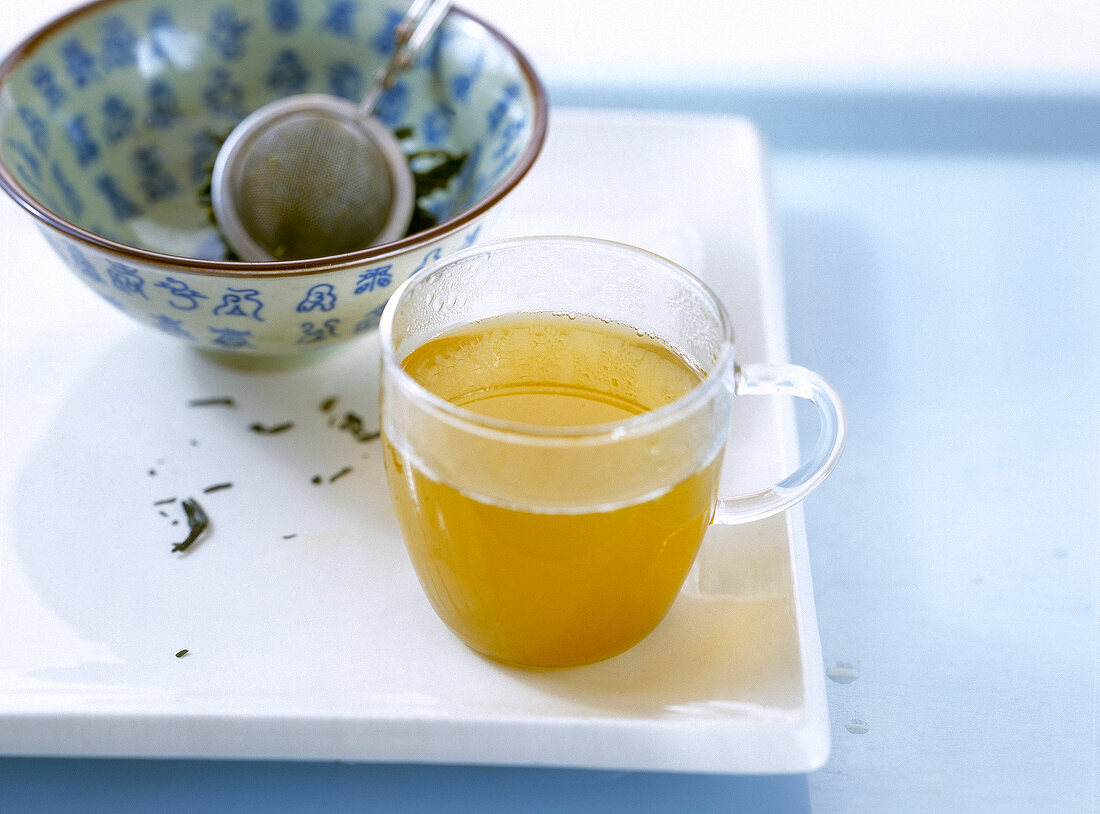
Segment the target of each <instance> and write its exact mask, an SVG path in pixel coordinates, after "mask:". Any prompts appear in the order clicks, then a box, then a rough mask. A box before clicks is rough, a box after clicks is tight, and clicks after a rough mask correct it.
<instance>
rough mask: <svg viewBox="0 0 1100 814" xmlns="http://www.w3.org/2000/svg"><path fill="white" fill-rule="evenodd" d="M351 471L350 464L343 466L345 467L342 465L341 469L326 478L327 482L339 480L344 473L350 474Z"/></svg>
mask: <svg viewBox="0 0 1100 814" xmlns="http://www.w3.org/2000/svg"><path fill="white" fill-rule="evenodd" d="M351 472H352V468H351V467H350V466H345V467H344V468H343V469H341V470H340V471H339V472H337V473H335V474H334V475H332V476H331V477H330V478H329V479H328V482H329V483H333V482H334V481H337V480H339V479H340V478H342V477H344V475H350V474H351Z"/></svg>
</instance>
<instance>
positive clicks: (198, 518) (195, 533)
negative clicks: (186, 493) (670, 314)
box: [172, 497, 210, 551]
mask: <svg viewBox="0 0 1100 814" xmlns="http://www.w3.org/2000/svg"><path fill="white" fill-rule="evenodd" d="M182 505H183V513H184V514H185V515H186V516H187V526H188V529H189V530H188V533H187V537H186V538H185V539H184V540H183V542H180V543H176V544H175V545H174V546H172V550H173V551H186V550H187V549H188V548H190V547H191V545H192V544H193V543H194V542H195V541H196V540H198V539H199V537H200V536H202V533H203V532H204V531H206V530H207V529H208V528H210V518H208V517H207V516H206V512H205V511H203V508H202V506H200V505H199V503H198V501H197V500H195V499H194V498H193V497H188V498H184V501H183V504H182Z"/></svg>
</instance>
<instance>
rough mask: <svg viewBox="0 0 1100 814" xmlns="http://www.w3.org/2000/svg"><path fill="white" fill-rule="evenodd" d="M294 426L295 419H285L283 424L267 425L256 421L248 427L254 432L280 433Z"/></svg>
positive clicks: (263, 433) (262, 433) (264, 433)
mask: <svg viewBox="0 0 1100 814" xmlns="http://www.w3.org/2000/svg"><path fill="white" fill-rule="evenodd" d="M293 426H294V422H293V421H285V422H283V423H282V424H274V425H272V426H266V425H264V424H260V423H259V422H256V423H254V424H249V425H248V429H250V430H252V432H256V433H260V434H261V435H278V434H279V433H281V432H286V431H287V430H289V429H291V428H292V427H293Z"/></svg>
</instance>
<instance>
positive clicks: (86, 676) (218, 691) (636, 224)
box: [0, 110, 829, 773]
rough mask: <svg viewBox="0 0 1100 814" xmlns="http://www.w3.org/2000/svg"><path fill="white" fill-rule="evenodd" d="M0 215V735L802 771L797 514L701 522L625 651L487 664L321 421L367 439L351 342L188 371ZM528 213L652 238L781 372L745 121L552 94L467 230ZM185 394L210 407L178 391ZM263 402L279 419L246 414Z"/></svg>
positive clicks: (819, 724) (819, 756) (744, 411)
mask: <svg viewBox="0 0 1100 814" xmlns="http://www.w3.org/2000/svg"><path fill="white" fill-rule="evenodd" d="M0 229H2V230H3V233H4V234H6V235H8V236H9V237H8V239H7V240H6V241H5V244H6V245H5V248H6V251H5V258H4V263H5V268H4V271H3V274H2V277H0V308H2V313H0V319H2V322H0V339H2V344H0V387H2V393H0V395H2V400H0V433H2V434H0V753H3V754H8V755H16V754H19V755H86V756H90V755H96V756H150V757H157V756H161V757H168V756H172V757H249V758H301V759H343V760H364V761H375V760H384V761H410V762H448V763H480V764H520V765H528V766H570V767H600V768H616V769H636V770H671V771H704V772H723V773H741V772H752V773H763V772H804V771H810V770H813V769H815V768H818V767H819V766H821V765H822V764H823V763H824V761H825V759H826V757H827V754H828V749H829V736H828V728H827V713H826V706H825V690H824V676H823V672H822V665H821V652H820V642H819V639H818V633H817V622H816V617H815V612H814V605H813V593H812V589H811V585H810V574H809V567H808V558H807V550H806V539H805V532H804V527H803V522H802V515H801V511H800V510H799V509H797V508H796V509H794V510H792V511H790V512H788V513H787V514H786V515H784V516H779V517H777V518H773V519H772V520H770V521H765V522H762V523H759V524H754V525H749V526H742V527H738V528H728V527H727V528H714V529H712V530H711V532H709V534H708V537H707V540H706V542H705V544H704V550H703V552H702V554H701V556H700V559H699V562H698V563H697V566H696V569H695V571H694V572H693V575H692V577H691V578H690V580H689V583H688V585H687V587H686V588H685V590H684V591H683V593H682V594H681V596H680V598H679V599H678V601H677V603H676V605H675V606H674V607H673V610H672V611H671V613H670V615H669V616H668V618H667V619H666V620H665V621H664V622H663V623H662V624H661V626H660V627H659V628H658V630H657V631H656V632H655V633H654V634H652V635H651V636H650V637H649V638H648V639H647V640H646V641H644V642H643V643H642V644H640V645H639V646H637V647H636V648H634V649H633V650H631V651H629V652H628V653H626V654H624V655H622V656H619V657H617V658H615V659H612V660H610V661H607V662H604V663H602V664H597V665H594V666H591V667H585V668H579V669H572V670H562V671H524V670H519V669H514V668H509V667H504V666H501V665H498V664H495V663H492V662H490V661H487V660H485V659H483V658H481V657H479V656H477V655H475V654H474V653H472V652H470V651H469V650H467V649H466V648H465V647H463V645H461V644H460V643H459V642H458V641H457V640H456V639H455V638H454V637H452V636H451V634H450V633H449V632H448V631H447V630H446V629H445V628H444V627H443V625H442V624H441V623H440V622H439V621H438V620H437V619H436V617H435V616H434V615H433V613H432V611H431V610H430V608H429V606H428V604H427V601H426V600H425V599H424V597H423V595H422V594H421V592H420V588H419V586H418V584H417V582H416V579H415V577H414V575H413V573H412V570H411V568H410V566H409V565H408V563H407V560H406V557H405V553H404V549H403V547H402V544H401V541H400V538H399V535H398V530H397V526H396V523H395V519H394V517H393V514H392V511H391V509H390V504H389V498H388V495H387V492H386V487H385V483H384V478H383V473H382V458H381V455H380V454H379V449H378V442H377V441H374V442H365V443H361V442H359V441H357V440H356V439H355V438H353V437H352V435H351V434H349V433H348V432H346V431H344V430H341V429H340V427H339V419H340V418H341V417H342V416H344V415H346V414H347V413H348V412H354V413H356V414H358V415H360V416H362V418H363V419H364V421H365V423H366V424H367V425H368V426H369V427H375V426H377V404H376V398H377V395H376V376H377V370H376V362H375V357H376V352H377V344H376V341H375V340H374V338H368V339H366V340H364V341H362V342H361V343H360V344H358V345H357V346H355V347H353V348H351V349H350V350H347V351H344V352H341V353H338V354H335V355H333V356H332V357H330V358H328V359H326V360H324V361H323V362H321V363H319V364H316V365H314V366H312V367H306V368H299V369H295V370H289V371H281V372H268V373H246V372H241V371H236V370H232V369H228V368H225V367H221V366H217V365H215V364H213V363H211V362H210V361H208V360H207V359H205V358H204V357H202V356H200V355H198V354H196V353H194V352H192V351H191V350H190V349H188V348H186V347H185V346H184V345H183V344H181V343H179V342H178V341H176V340H173V339H169V338H162V337H160V336H159V335H156V334H154V333H152V332H150V331H148V330H147V329H144V328H140V327H138V326H136V325H134V324H132V323H131V322H130V321H128V320H127V319H125V318H124V317H122V316H120V315H119V314H117V313H116V312H114V311H113V310H112V309H111V308H110V306H108V305H106V304H105V303H103V302H101V301H100V300H98V299H97V298H96V297H95V296H94V295H93V294H92V293H90V292H89V291H87V290H85V289H84V288H83V287H82V286H81V285H80V284H79V283H78V282H77V281H76V280H75V279H72V278H71V277H70V275H69V273H68V272H67V271H66V270H64V269H63V268H62V266H61V263H60V261H58V260H57V259H56V258H55V257H54V256H53V255H52V254H51V253H50V251H49V249H48V248H47V245H46V242H45V241H44V240H43V239H42V238H41V236H40V235H38V234H37V233H36V230H35V227H34V226H33V224H32V223H31V222H30V219H29V218H27V217H26V216H25V214H24V213H22V212H21V211H19V210H18V209H17V208H16V207H15V206H14V205H12V204H11V202H10V201H7V200H5V201H4V202H3V203H2V204H0ZM549 232H558V233H573V234H588V235H594V236H601V237H608V238H613V239H618V240H623V241H626V242H631V243H634V244H637V245H640V246H643V247H645V248H648V249H651V250H653V251H656V252H658V253H661V254H664V255H666V256H669V257H671V258H672V259H674V260H676V261H678V262H680V263H681V264H683V265H685V266H687V267H688V268H689V269H691V270H693V271H695V272H696V273H698V274H699V275H700V276H702V277H703V278H704V279H706V280H707V281H708V282H709V283H710V284H711V285H712V286H713V287H714V288H715V289H716V290H717V291H718V292H719V294H720V295H721V296H722V297H723V299H724V300H725V302H726V303H727V305H728V306H729V308H730V311H731V313H732V314H733V317H734V323H735V327H736V330H737V335H738V355H739V357H740V359H741V360H743V361H762V360H772V361H783V360H785V358H786V331H785V325H784V316H783V295H782V276H781V272H780V268H779V264H778V262H777V257H776V252H775V245H774V237H773V231H772V222H771V215H770V211H769V204H768V195H767V182H766V172H765V158H764V155H763V151H762V147H761V143H760V140H759V138H758V136H757V133H756V132H755V130H754V128H753V127H752V126H751V125H750V124H749V123H747V122H745V121H742V120H738V119H731V118H719V117H696V116H670V115H649V114H624V113H612V112H599V111H579V110H574V111H570V110H555V111H553V113H552V118H551V127H550V136H549V140H548V143H547V145H546V148H545V151H544V153H543V155H542V157H541V158H540V159H539V161H538V163H537V165H536V168H535V169H534V170H533V171H532V173H531V174H530V176H529V177H528V178H527V179H526V180H525V181H524V183H523V185H522V186H521V188H520V189H519V191H518V192H517V193H516V195H515V197H514V199H512V200H510V201H509V202H508V205H507V208H506V210H505V213H504V214H503V215H502V216H501V219H500V220H499V221H498V223H497V228H496V229H495V232H494V233H495V235H498V236H506V235H515V234H524V233H549ZM210 396H231V397H232V398H233V399H234V401H235V405H236V406H234V407H224V406H207V407H194V406H189V401H190V400H192V399H196V398H202V397H210ZM331 396H335V397H337V398H338V402H337V404H336V405H335V407H334V408H333V409H332V411H331V412H329V413H326V412H324V411H322V409H321V403H322V401H324V400H325V399H326V398H328V397H331ZM333 418H335V419H337V421H336V423H335V425H334V423H333V421H332V420H331V419H333ZM286 421H291V422H293V424H294V426H293V428H292V429H291V430H288V431H287V432H284V433H281V434H278V435H259V434H257V433H254V432H250V431H249V425H250V424H251V423H253V422H260V423H263V424H268V425H271V424H277V423H282V422H286ZM730 446H731V447H732V448H734V449H736V450H737V452H736V453H731V455H730V458H729V461H728V465H727V474H726V476H725V478H724V483H723V487H724V489H725V490H726V491H729V490H732V489H737V488H746V487H750V486H755V485H762V484H763V483H764V482H765V481H766V482H769V483H770V482H772V481H774V480H776V479H778V477H780V476H781V475H782V474H784V473H785V472H787V471H790V470H791V469H793V466H794V464H795V463H796V458H797V444H796V436H795V429H794V418H793V409H792V407H791V405H790V404H788V403H786V402H785V401H783V400H767V399H741V400H739V403H738V405H737V409H736V422H735V426H734V429H733V435H732V440H731V444H730ZM345 467H351V469H352V471H351V472H350V473H348V474H346V475H345V476H343V477H340V478H339V479H337V480H334V481H330V480H329V478H330V477H331V476H332V475H334V474H335V473H337V472H340V471H341V470H343V469H344V468H345ZM314 476H321V479H322V482H321V483H320V484H315V483H313V479H314ZM225 482H229V483H232V487H231V488H226V489H222V490H220V491H215V492H211V493H208V494H207V493H204V492H203V489H204V488H205V487H208V486H211V485H214V484H218V483H225ZM187 496H194V497H197V498H198V499H199V500H200V502H201V503H202V504H203V506H204V507H205V508H206V510H207V512H208V513H209V514H210V517H211V520H212V523H213V531H212V533H211V534H210V535H209V536H208V537H207V538H205V539H203V540H202V541H201V542H200V543H198V544H197V545H196V546H195V547H194V548H193V549H192V550H191V551H189V552H187V553H186V554H182V555H181V554H176V553H172V551H171V546H172V543H174V542H178V541H179V540H181V539H182V538H183V536H184V534H185V529H186V524H185V523H183V522H182V512H181V510H180V504H179V501H177V502H175V503H170V504H161V505H157V503H156V502H157V501H159V500H162V499H165V498H171V497H176V498H183V497H187ZM162 512H163V514H162ZM173 520H179V521H180V522H179V524H178V525H172V521H173ZM185 648H186V649H187V650H188V653H187V654H186V655H185V656H183V657H177V656H176V653H177V652H178V651H180V650H183V649H185Z"/></svg>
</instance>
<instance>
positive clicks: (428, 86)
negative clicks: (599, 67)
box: [0, 0, 538, 260]
mask: <svg viewBox="0 0 1100 814" xmlns="http://www.w3.org/2000/svg"><path fill="white" fill-rule="evenodd" d="M406 8H407V6H406V4H405V3H390V2H384V1H383V0H234V2H232V3H227V2H226V0H189V2H187V3H178V2H169V0H115V1H114V2H100V3H94V4H92V5H89V6H86V7H83V8H81V9H79V10H77V11H75V12H73V13H72V14H70V15H68V16H67V17H65V18H62V19H61V20H59V21H58V22H57V23H55V24H52V25H51V26H48V27H47V28H45V29H43V31H41V32H40V33H39V34H37V35H35V36H34V37H32V38H31V39H30V40H28V41H27V43H25V44H24V45H23V46H21V47H20V48H19V49H17V50H16V51H15V52H14V53H13V54H12V55H11V56H10V57H9V58H8V60H7V61H6V66H5V67H6V69H7V73H6V75H5V76H4V77H3V79H2V81H3V85H2V87H0V164H2V166H0V181H2V182H4V183H5V184H6V185H7V186H9V187H10V188H11V189H12V191H13V192H14V193H15V194H16V195H17V196H22V197H25V198H28V199H30V200H32V201H33V202H34V205H35V206H37V207H39V208H41V209H44V210H48V213H47V219H49V213H52V214H53V215H56V216H59V217H60V218H62V219H64V220H66V221H68V222H69V223H71V224H73V225H75V226H77V227H78V228H80V229H83V230H86V231H88V232H91V233H93V234H95V235H98V236H101V237H104V238H107V239H108V240H111V241H115V242H117V243H122V244H126V245H127V246H132V247H137V248H140V249H147V250H150V251H153V252H157V253H161V254H168V255H175V256H180V257H195V258H203V259H209V260H221V259H226V258H227V257H228V258H230V259H232V256H231V255H230V254H229V253H228V251H227V249H226V246H225V243H224V241H223V240H222V238H221V235H220V233H219V232H218V230H217V228H216V226H215V225H214V222H213V215H212V211H211V208H210V204H209V196H208V191H209V190H208V187H209V179H210V171H211V168H212V166H213V161H214V157H215V155H216V153H217V150H218V147H219V146H220V144H221V141H222V140H223V139H224V138H225V137H226V136H227V135H228V133H229V132H230V131H231V130H232V129H233V127H234V126H235V125H236V124H237V122H239V121H240V120H241V119H242V118H243V117H244V116H245V115H247V114H248V113H249V112H251V111H252V110H255V109H256V108H258V107H261V106H262V105H264V104H266V103H268V102H270V101H273V100H275V99H278V98H281V97H284V96H289V95H292V94H297V93H329V94H334V95H336V96H340V97H343V98H347V99H351V100H355V101H358V100H359V99H360V98H361V97H362V95H363V94H364V93H365V92H366V90H367V88H368V87H369V86H370V84H371V82H372V81H373V79H374V75H375V73H376V71H377V70H378V69H379V68H380V67H381V66H382V65H384V64H385V62H386V61H387V59H388V56H389V54H390V53H391V51H392V33H393V28H394V26H395V25H396V23H397V22H398V21H399V20H400V19H401V17H402V15H403V14H404V12H405V10H406ZM535 82H536V80H534V78H533V77H532V76H531V75H530V74H529V71H528V70H526V69H525V65H524V63H523V62H522V58H521V57H519V56H518V55H517V53H516V52H515V51H514V50H513V49H512V48H511V47H510V46H509V44H508V43H507V42H506V41H504V40H502V39H501V38H500V37H499V36H498V35H496V34H495V33H494V32H492V31H491V30H490V29H488V28H487V27H485V26H484V25H483V24H481V23H480V22H479V21H477V20H476V19H475V18H472V17H470V16H468V15H466V14H465V13H464V12H462V11H461V10H459V9H455V10H453V11H452V12H451V14H450V15H449V16H448V18H447V20H446V21H445V22H444V24H443V26H442V27H441V28H440V30H439V32H438V34H437V36H436V38H435V40H434V42H433V45H432V46H431V47H430V48H429V50H428V51H427V52H425V53H424V54H422V55H421V58H420V60H419V61H418V63H417V65H416V66H414V68H412V69H410V70H408V71H406V72H404V73H403V74H402V75H401V77H400V79H399V81H398V82H397V84H396V85H395V86H394V87H393V88H392V89H391V90H390V91H389V92H388V93H387V94H386V95H385V96H384V97H383V99H382V101H381V103H380V104H379V106H378V108H377V109H376V111H375V115H376V116H377V117H378V118H380V119H381V120H382V121H383V122H384V123H385V124H387V125H388V126H389V127H390V128H391V129H393V130H394V131H395V132H396V133H397V134H398V135H399V137H400V138H401V139H402V145H403V147H404V148H405V150H406V152H407V153H408V154H409V155H410V158H411V161H412V164H413V169H414V172H415V173H417V178H418V181H419V182H420V186H419V188H418V196H419V197H418V204H419V210H420V211H419V213H418V218H419V219H418V220H417V221H415V222H414V227H413V228H414V230H420V229H423V228H426V227H428V226H431V225H432V224H434V223H438V222H443V221H446V220H447V219H448V218H451V217H454V216H455V215H457V214H459V213H461V212H463V211H464V210H466V209H468V208H470V207H471V206H473V205H475V204H476V203H477V202H478V201H479V200H482V199H484V198H485V197H486V196H487V195H490V194H491V193H492V192H493V191H494V189H495V188H496V187H497V186H498V185H499V184H500V183H501V182H502V181H503V180H505V179H506V178H507V177H508V176H509V174H510V173H512V172H513V170H515V168H516V166H517V165H518V163H519V162H520V161H521V159H522V158H523V154H524V150H525V148H526V147H527V146H528V144H529V143H530V141H531V139H532V138H533V132H534V129H535V126H536V122H535V119H536V110H537V106H538V101H537V99H536V94H537V89H536V88H535V87H534V86H533V85H534V83H535Z"/></svg>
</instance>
